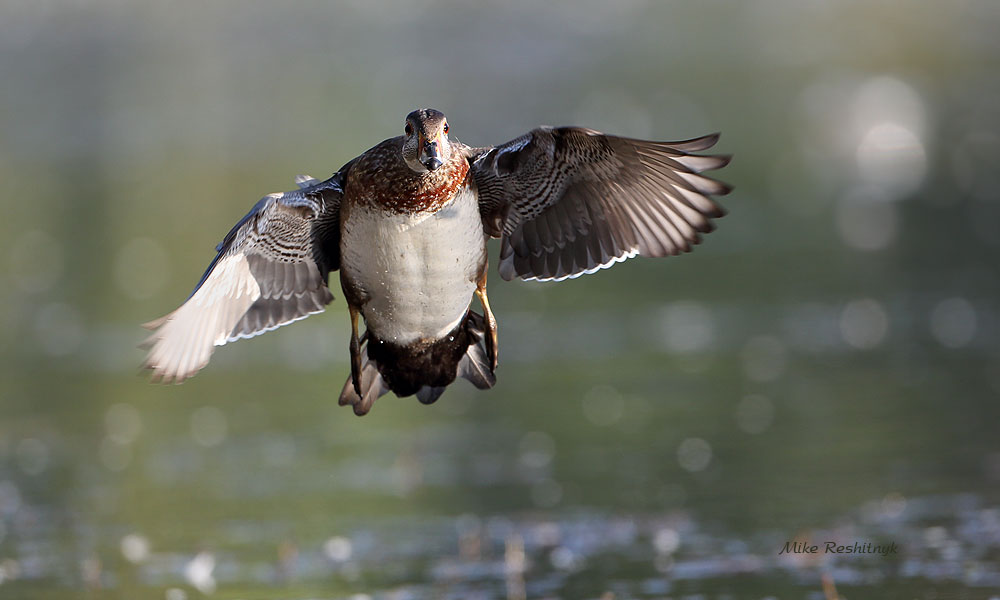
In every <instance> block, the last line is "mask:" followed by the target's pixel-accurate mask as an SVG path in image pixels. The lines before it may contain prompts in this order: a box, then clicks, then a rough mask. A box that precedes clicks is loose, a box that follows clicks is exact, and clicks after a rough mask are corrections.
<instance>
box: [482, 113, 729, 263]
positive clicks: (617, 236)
mask: <svg viewBox="0 0 1000 600" xmlns="http://www.w3.org/2000/svg"><path fill="white" fill-rule="evenodd" d="M718 139H719V136H718V134H715V135H708V136H704V137H700V138H695V139H692V140H686V141H681V142H651V141H645V140H635V139H628V138H621V137H615V136H610V135H604V134H602V133H600V132H597V131H593V130H590V129H582V128H579V127H560V128H551V127H542V128H539V129H534V130H532V131H531V132H529V133H527V134H525V135H523V136H521V137H519V138H517V139H515V140H511V141H510V142H507V143H506V144H503V145H501V146H497V147H496V148H483V149H478V150H474V151H473V152H472V158H471V161H472V173H473V176H474V177H475V180H476V185H477V187H478V190H479V205H480V211H481V213H482V217H483V224H484V226H485V228H486V231H487V232H488V233H490V235H492V236H494V237H501V238H502V240H501V249H500V265H499V270H500V275H501V276H502V277H503V278H504V279H507V280H510V279H513V278H514V277H520V278H522V279H538V280H543V281H544V280H561V279H566V278H569V277H576V276H578V275H581V274H583V273H592V272H594V271H596V270H598V269H601V268H604V267H608V266H610V265H612V264H614V263H616V262H620V261H623V260H625V259H627V258H631V257H633V256H637V255H642V256H668V255H674V254H679V253H681V252H689V251H690V250H691V247H692V245H694V244H697V243H699V242H700V241H701V234H702V233H707V232H709V231H712V229H713V227H714V226H713V224H712V221H711V219H713V218H717V217H721V216H722V215H724V214H725V211H724V210H723V209H722V207H720V206H719V205H718V204H716V203H715V202H714V201H713V200H712V196H721V195H724V194H727V193H728V192H729V190H730V188H729V186H727V185H725V184H723V183H720V182H718V181H715V180H714V179H710V178H708V177H706V176H704V175H701V173H702V172H703V171H710V170H713V169H719V168H722V167H724V166H726V164H728V163H729V158H730V157H729V156H704V155H696V154H691V153H692V152H698V151H701V150H707V149H708V148H711V147H712V146H714V145H715V142H716V141H717V140H718Z"/></svg>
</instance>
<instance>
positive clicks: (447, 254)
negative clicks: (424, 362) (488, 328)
mask: <svg viewBox="0 0 1000 600" xmlns="http://www.w3.org/2000/svg"><path fill="white" fill-rule="evenodd" d="M344 213H346V214H344ZM340 245H341V261H340V263H341V264H340V269H341V276H342V278H344V283H345V286H350V288H351V292H352V295H353V296H355V297H357V298H360V300H361V313H362V315H363V316H364V318H365V324H366V326H367V327H368V329H369V331H370V332H371V333H372V334H373V335H374V336H375V337H377V338H378V339H380V340H383V341H387V342H393V343H395V344H400V345H405V344H413V343H419V342H430V341H433V340H437V339H440V338H442V337H444V336H446V335H447V334H448V333H449V332H451V331H452V330H453V329H455V327H456V326H457V325H458V324H459V322H460V321H461V320H462V318H463V317H464V316H465V313H466V311H467V310H468V308H469V304H470V303H471V301H472V295H473V293H474V292H475V290H476V281H477V279H478V277H479V275H480V274H481V273H482V270H483V268H485V262H486V235H485V233H484V231H483V225H482V220H481V218H480V215H479V203H478V200H477V199H476V196H475V194H474V193H473V192H472V191H471V190H470V189H469V188H463V189H462V190H461V191H459V192H458V193H457V194H456V195H455V197H454V198H452V200H451V201H450V202H448V203H447V204H445V205H444V207H442V208H441V209H439V210H437V211H435V212H416V213H413V214H405V213H404V214H399V213H394V212H389V211H387V210H385V209H384V208H381V207H379V206H378V205H371V204H367V203H364V204H353V205H352V206H350V208H349V210H347V211H342V222H341V240H340Z"/></svg>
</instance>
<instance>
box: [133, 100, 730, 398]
mask: <svg viewBox="0 0 1000 600" xmlns="http://www.w3.org/2000/svg"><path fill="white" fill-rule="evenodd" d="M718 137H719V136H718V134H715V135H707V136H704V137H699V138H695V139H691V140H686V141H680V142H653V141H645V140H636V139H628V138H623V137H615V136H611V135H605V134H603V133H600V132H598V131H593V130H590V129H583V128H580V127H557V128H553V127H540V128H537V129H534V130H532V131H529V132H528V133H526V134H524V135H522V136H521V137H518V138H517V139H514V140H511V141H509V142H507V143H505V144H501V145H499V146H492V147H485V148H470V147H469V146H466V145H464V144H462V143H461V142H459V141H457V140H455V139H452V138H450V137H449V127H448V121H447V119H446V118H445V116H444V115H443V114H442V113H441V112H439V111H437V110H433V109H422V110H415V111H413V112H411V113H410V114H409V115H407V116H406V121H405V125H404V132H403V135H402V136H399V137H394V138H391V139H388V140H385V141H384V142H382V143H380V144H378V145H376V146H375V147H373V148H371V149H370V150H368V151H366V152H365V153H363V154H362V155H361V156H358V157H357V158H355V159H354V160H352V161H350V162H348V163H347V164H346V165H344V166H343V167H342V168H341V169H340V170H339V171H337V172H336V173H334V174H333V176H332V177H330V178H329V179H327V180H326V181H318V180H315V179H312V178H310V177H305V176H300V177H298V178H297V180H296V183H297V184H298V186H299V189H297V190H295V191H291V192H285V193H276V194H270V195H268V196H265V197H264V198H263V199H261V200H260V201H259V202H258V203H257V204H256V205H255V206H254V207H253V209H252V210H251V211H250V212H249V214H247V215H246V216H245V217H243V218H242V219H241V220H240V221H239V222H238V223H237V224H236V225H235V226H234V227H233V228H232V230H231V231H230V232H229V234H228V235H226V237H225V239H223V241H222V242H221V243H220V244H219V245H218V247H217V248H216V250H217V252H218V254H217V255H216V257H215V259H214V260H213V261H212V263H211V264H210V265H209V266H208V269H207V270H206V271H205V274H204V275H202V277H201V281H199V282H198V285H197V286H196V287H195V289H194V291H193V292H192V293H191V295H190V296H189V297H188V299H187V301H186V302H184V304H182V305H181V306H180V307H179V308H178V309H177V310H175V311H173V312H171V313H170V314H168V315H166V316H164V317H161V318H160V319H157V320H155V321H152V322H150V323H147V324H146V327H147V328H149V329H152V330H154V332H153V334H152V335H151V336H150V337H149V338H148V339H147V340H146V342H145V345H146V347H148V348H149V355H148V358H147V360H146V364H145V366H146V367H147V368H149V369H151V370H152V371H153V379H154V380H160V381H164V382H171V381H172V382H181V381H183V380H184V379H186V378H187V377H190V376H192V375H194V374H195V373H196V372H197V371H198V370H199V369H201V368H202V367H204V366H205V365H206V364H208V360H209V357H210V356H211V354H212V351H213V349H214V347H215V346H221V345H223V344H226V343H227V342H232V341H235V340H238V339H241V338H249V337H253V336H255V335H258V334H260V333H263V332H265V331H270V330H272V329H275V328H277V327H280V326H282V325H286V324H288V323H291V322H293V321H297V320H299V319H303V318H305V317H307V316H309V315H311V314H315V313H318V312H322V311H323V310H324V307H325V306H326V305H327V304H328V303H329V302H330V301H331V300H333V295H332V294H331V292H330V289H329V274H330V272H331V271H336V270H338V269H339V270H340V284H341V289H342V290H343V293H344V298H345V299H346V300H347V307H348V310H349V312H350V317H351V340H350V353H351V375H350V377H349V378H348V379H347V382H346V383H345V384H344V388H343V391H342V392H341V394H340V404H341V405H351V406H352V407H353V409H354V412H355V413H356V414H358V415H364V414H366V413H367V412H368V411H369V410H370V409H371V407H372V404H373V403H374V401H375V400H376V399H377V398H378V397H380V396H382V395H383V394H385V393H387V392H388V391H390V390H391V391H393V392H394V393H395V394H396V395H397V396H400V397H405V396H410V395H414V394H415V395H416V396H417V398H418V399H419V400H420V401H421V402H423V403H425V404H430V403H432V402H434V401H435V400H437V399H438V397H440V395H441V394H442V392H443V391H444V389H445V388H446V387H447V386H448V385H449V384H451V383H452V382H453V381H454V380H455V379H456V378H457V377H462V378H465V379H467V380H469V381H470V382H472V384H473V385H475V386H476V387H477V388H480V389H486V388H490V387H493V385H494V384H495V383H496V375H495V372H496V368H497V356H498V353H497V321H496V319H495V318H494V316H493V312H492V310H490V303H489V300H488V298H487V296H486V272H487V263H488V260H487V252H486V241H487V240H488V239H489V238H491V237H495V238H500V260H499V269H498V270H499V273H500V276H501V277H502V278H503V279H505V280H511V279H514V278H515V277H516V278H520V279H530V280H538V281H560V280H563V279H568V278H573V277H578V276H580V275H583V274H585V273H593V272H595V271H597V270H599V269H603V268H606V267H609V266H611V265H613V264H614V263H617V262H621V261H623V260H625V259H628V258H631V257H634V256H637V255H638V256H670V255H676V254H680V253H681V252H689V251H690V250H691V248H692V245H693V244H697V243H699V242H700V241H701V235H700V234H702V233H707V232H709V231H711V230H712V229H713V224H712V219H713V218H716V217H721V216H722V215H723V214H725V212H724V210H723V209H722V208H721V207H720V206H719V205H718V204H716V203H715V202H714V201H713V199H712V196H718V195H723V194H726V193H728V192H729V191H730V188H729V186H727V185H725V184H723V183H720V182H718V181H715V180H713V179H710V178H708V177H706V176H704V175H701V173H702V172H703V171H708V170H713V169H719V168H721V167H724V166H725V165H726V164H728V162H729V160H730V157H729V156H722V155H699V154H694V153H695V152H699V151H703V150H707V149H708V148H711V147H712V146H713V145H715V143H716V141H717V140H718ZM473 296H475V297H477V298H478V299H479V302H480V304H481V306H482V314H480V313H477V312H474V311H473V310H471V308H470V306H471V303H472V298H473ZM362 318H363V319H364V323H365V329H366V330H365V332H364V334H363V335H359V327H358V326H359V321H360V319H362Z"/></svg>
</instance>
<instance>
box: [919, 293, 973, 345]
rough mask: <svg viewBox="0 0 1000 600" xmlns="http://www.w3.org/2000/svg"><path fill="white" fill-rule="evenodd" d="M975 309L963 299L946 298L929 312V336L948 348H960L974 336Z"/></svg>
mask: <svg viewBox="0 0 1000 600" xmlns="http://www.w3.org/2000/svg"><path fill="white" fill-rule="evenodd" d="M976 321H977V319H976V309H974V308H973V307H972V304H970V303H969V301H968V300H966V299H965V298H948V299H947V300H943V301H941V302H940V303H939V304H938V305H937V306H935V307H934V309H933V310H932V311H931V318H930V325H931V334H933V335H934V338H935V339H936V340H937V341H938V342H940V343H941V345H942V346H946V347H948V348H961V347H963V346H966V345H968V344H969V342H971V341H972V339H973V338H974V337H975V336H976Z"/></svg>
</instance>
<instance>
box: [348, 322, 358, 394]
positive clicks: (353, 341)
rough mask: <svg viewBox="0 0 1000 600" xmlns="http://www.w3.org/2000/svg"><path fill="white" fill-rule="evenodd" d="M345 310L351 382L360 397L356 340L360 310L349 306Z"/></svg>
mask: <svg viewBox="0 0 1000 600" xmlns="http://www.w3.org/2000/svg"><path fill="white" fill-rule="evenodd" d="M347 310H349V311H350V313H351V381H353V382H354V391H355V392H357V393H358V397H359V398H360V397H361V342H360V340H359V339H358V317H359V316H360V315H361V309H359V308H358V307H356V306H352V305H350V304H348V305H347Z"/></svg>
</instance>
